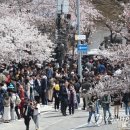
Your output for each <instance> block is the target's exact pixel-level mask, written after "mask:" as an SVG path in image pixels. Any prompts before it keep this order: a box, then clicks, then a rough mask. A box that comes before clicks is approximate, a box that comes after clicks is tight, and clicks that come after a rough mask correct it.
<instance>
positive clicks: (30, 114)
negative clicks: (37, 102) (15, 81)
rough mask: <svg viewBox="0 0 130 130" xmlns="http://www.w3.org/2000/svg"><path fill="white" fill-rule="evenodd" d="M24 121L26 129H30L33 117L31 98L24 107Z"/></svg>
mask: <svg viewBox="0 0 130 130" xmlns="http://www.w3.org/2000/svg"><path fill="white" fill-rule="evenodd" d="M23 117H24V123H25V126H26V130H29V125H30V120H31V117H33V103H32V102H31V101H30V100H28V99H27V100H26V102H25V105H24V109H23Z"/></svg>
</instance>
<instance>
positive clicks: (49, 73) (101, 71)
mask: <svg viewBox="0 0 130 130" xmlns="http://www.w3.org/2000/svg"><path fill="white" fill-rule="evenodd" d="M82 64H83V77H84V78H83V81H82V82H81V80H80V76H79V75H78V74H77V61H76V60H73V61H72V59H71V60H70V59H69V57H66V59H65V61H64V63H63V64H62V66H59V64H58V63H57V62H54V61H52V62H49V63H46V62H43V63H42V64H41V63H39V62H37V61H22V62H21V63H16V62H14V61H13V62H11V63H10V64H8V65H7V64H4V63H3V64H1V67H0V114H1V115H2V119H3V122H5V123H8V122H10V120H16V119H21V118H24V121H25V125H26V129H27V130H29V122H30V120H31V118H32V119H33V120H34V123H35V125H36V130H38V129H39V114H40V104H42V105H47V104H48V102H54V109H55V111H61V113H62V115H63V116H66V115H67V107H68V110H69V114H70V115H71V114H74V113H75V109H77V108H78V107H79V103H80V97H82V98H83V108H82V109H83V110H87V111H89V118H88V125H89V123H90V121H91V117H92V115H93V114H94V115H95V122H97V115H98V114H99V113H100V111H99V108H100V106H102V108H103V113H104V123H105V124H106V122H107V121H106V112H107V111H108V113H109V117H110V118H111V116H112V114H111V111H110V106H111V105H114V114H115V118H119V108H120V106H122V102H123V103H124V105H125V110H126V115H127V114H130V92H128V91H127V92H124V91H122V90H120V89H118V90H113V91H112V92H110V91H104V92H103V93H99V92H98V90H97V89H96V85H97V84H98V85H99V84H100V80H101V79H102V78H104V77H105V78H108V77H112V76H114V73H115V72H116V71H117V70H118V69H122V68H123V64H118V65H114V66H113V65H112V64H111V63H110V62H109V60H108V59H102V58H98V57H96V58H95V57H89V58H86V57H85V59H84V58H83V62H82ZM16 115H17V116H16ZM109 123H111V122H110V120H109Z"/></svg>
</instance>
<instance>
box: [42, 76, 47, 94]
mask: <svg viewBox="0 0 130 130" xmlns="http://www.w3.org/2000/svg"><path fill="white" fill-rule="evenodd" d="M45 90H47V79H44V78H43V79H41V91H42V92H44V91H45Z"/></svg>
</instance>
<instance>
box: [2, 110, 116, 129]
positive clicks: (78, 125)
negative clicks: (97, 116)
mask: <svg viewBox="0 0 130 130" xmlns="http://www.w3.org/2000/svg"><path fill="white" fill-rule="evenodd" d="M40 118H41V119H40V130H98V129H100V130H119V128H118V127H117V123H116V122H114V123H113V124H112V125H104V123H102V124H101V126H100V127H98V126H95V127H86V123H87V118H88V113H87V112H86V111H82V110H77V111H76V112H75V114H74V115H68V116H66V117H63V116H62V115H61V113H60V112H55V111H49V112H45V113H43V114H41V117H40ZM0 130H25V126H24V123H23V120H20V121H15V122H11V123H9V124H0ZM30 130H35V126H34V123H33V121H31V125H30Z"/></svg>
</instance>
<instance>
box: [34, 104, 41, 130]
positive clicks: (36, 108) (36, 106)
mask: <svg viewBox="0 0 130 130" xmlns="http://www.w3.org/2000/svg"><path fill="white" fill-rule="evenodd" d="M39 118H40V104H39V102H34V111H33V121H34V123H35V129H36V130H39Z"/></svg>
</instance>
